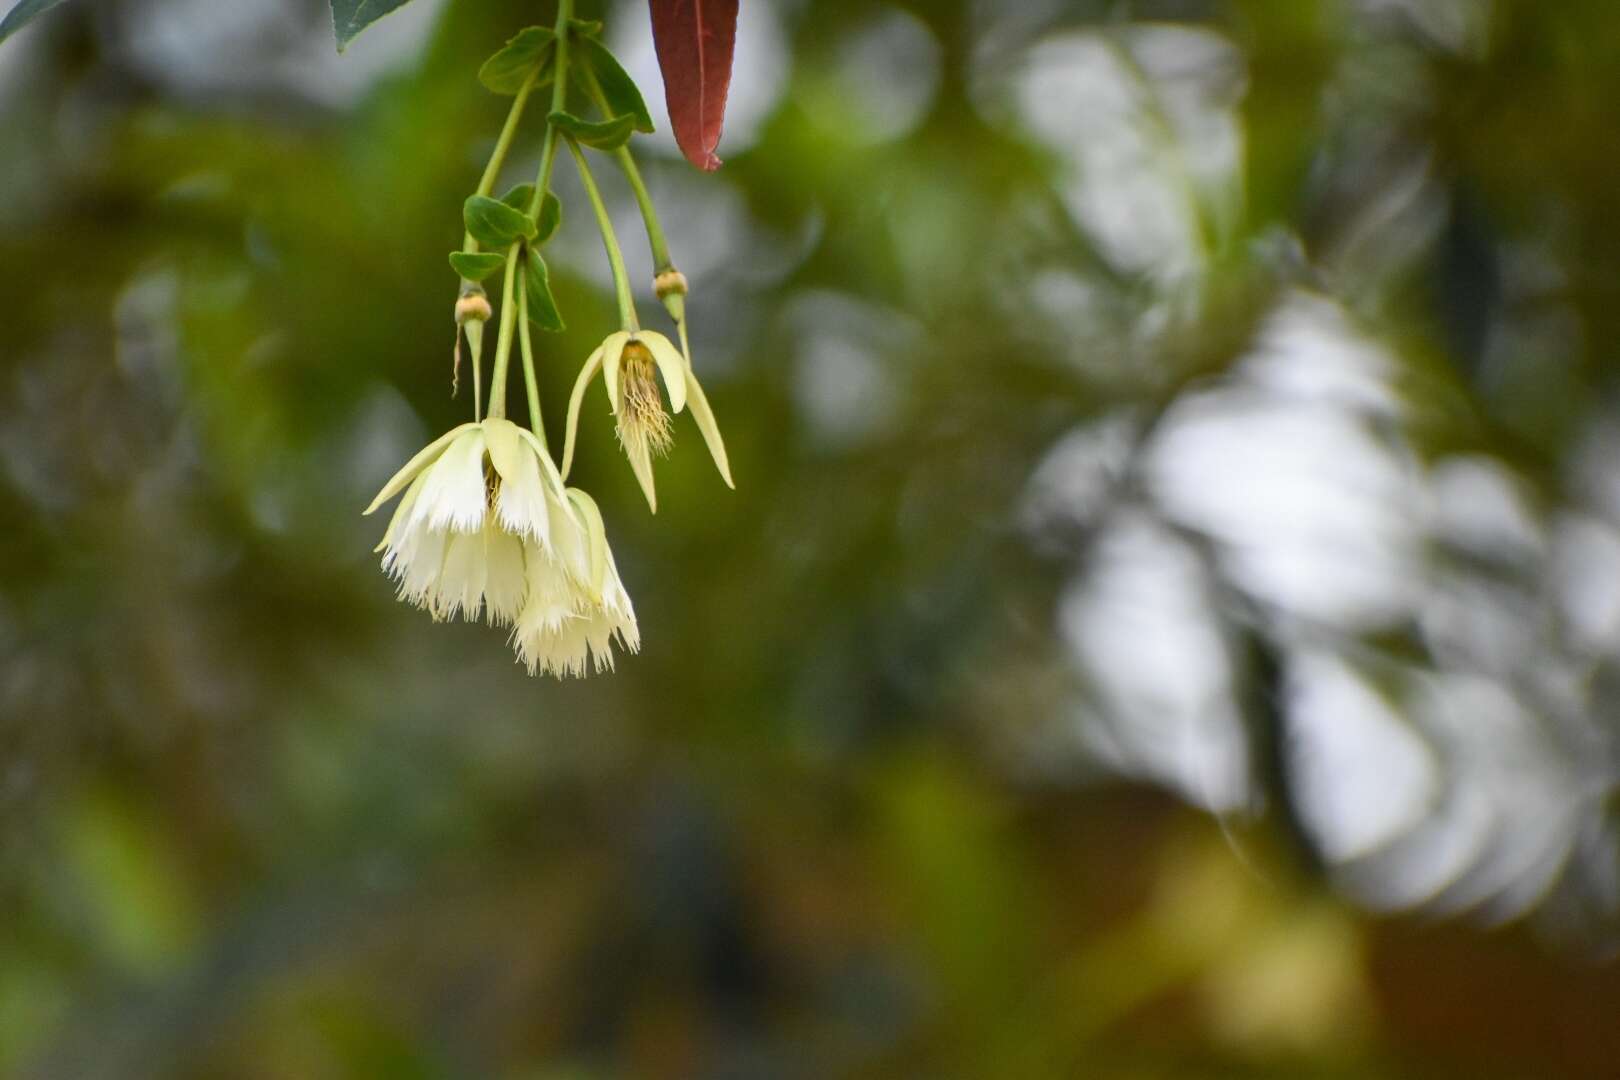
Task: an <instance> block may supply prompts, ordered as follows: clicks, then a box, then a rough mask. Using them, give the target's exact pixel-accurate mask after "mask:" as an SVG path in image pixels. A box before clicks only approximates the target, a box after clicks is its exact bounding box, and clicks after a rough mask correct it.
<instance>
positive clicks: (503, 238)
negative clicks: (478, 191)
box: [461, 195, 535, 248]
mask: <svg viewBox="0 0 1620 1080" xmlns="http://www.w3.org/2000/svg"><path fill="white" fill-rule="evenodd" d="M461 217H462V220H463V221H465V222H466V224H467V231H468V232H469V233H471V234H472V236H473V239H474V240H477V241H478V242H479V243H480V244H483V245H484V246H485V247H491V248H502V247H505V246H506V245H508V244H510V243H511V242H512V241H514V240H532V239H534V234H535V224H534V219H533V218H531V217H530V216H529V215H528V214H525V213H524V212H523V211H521V210H514V209H513V208H512V207H510V206H507V205H506V204H505V203H503V202H501V201H500V200H499V199H492V198H490V197H489V196H488V195H474V196H472V197H471V198H469V199H468V200H467V201H466V203H465V204H463V206H462V208H461Z"/></svg>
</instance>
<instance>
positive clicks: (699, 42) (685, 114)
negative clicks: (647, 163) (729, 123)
mask: <svg viewBox="0 0 1620 1080" xmlns="http://www.w3.org/2000/svg"><path fill="white" fill-rule="evenodd" d="M648 6H650V7H651V8H652V27H653V44H654V45H656V46H657V48H658V66H659V68H660V69H661V70H662V71H663V73H664V99H665V100H666V101H667V102H668V103H669V121H670V126H671V127H673V128H674V129H675V141H676V142H677V143H679V144H680V147H681V152H682V153H684V154H685V155H686V158H687V160H688V161H690V162H691V163H692V164H694V165H696V166H697V167H698V168H700V169H703V170H705V171H706V172H713V171H714V170H715V169H718V168H719V167H720V159H719V158H718V157H716V156H715V153H714V149H715V147H716V146H718V145H720V127H721V125H722V124H723V123H724V122H725V118H726V91H727V90H728V89H730V87H731V56H732V52H733V50H734V48H735V46H736V44H737V0H648Z"/></svg>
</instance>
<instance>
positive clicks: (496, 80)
mask: <svg viewBox="0 0 1620 1080" xmlns="http://www.w3.org/2000/svg"><path fill="white" fill-rule="evenodd" d="M556 41H557V35H555V34H553V33H552V32H551V31H550V30H547V29H546V28H545V27H543V26H530V27H527V28H526V29H523V30H519V31H518V33H517V36H515V37H513V38H512V40H510V41H508V42H507V43H506V44H505V45H504V46H503V47H502V48H501V50H500V52H497V53H496V54H495V55H494V56H492V57H490V58H489V59H488V60H485V61H484V66H483V67H481V68H479V69H478V81H479V82H481V83H483V84H484V86H485V87H486V88H487V89H489V90H490V91H491V92H493V93H496V94H507V95H511V94H516V93H517V92H518V91H519V90H521V89H522V88H523V81H524V80H525V79H527V78H528V77H529V76H530V75H531V74H533V73H534V72H537V71H539V70H540V69H541V67H543V66H544V65H546V64H547V63H548V62H549V61H550V59H551V55H552V54H551V46H552V45H554V44H555V43H556Z"/></svg>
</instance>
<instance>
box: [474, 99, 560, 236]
mask: <svg viewBox="0 0 1620 1080" xmlns="http://www.w3.org/2000/svg"><path fill="white" fill-rule="evenodd" d="M539 74H540V72H539V71H538V70H536V71H534V72H532V73H530V75H529V77H528V78H527V79H524V80H523V85H522V86H520V87H518V92H517V96H516V97H514V98H513V99H512V108H511V110H510V111H509V112H508V113H507V114H506V124H505V126H503V127H502V128H501V135H500V138H498V139H496V140H495V149H494V151H493V152H492V153H491V154H490V155H489V164H488V165H486V166H484V175H483V176H481V177H479V179H478V190H477V191H476V192H474V194H476V195H488V194H490V192H492V191H494V190H495V181H496V180H498V179H500V175H501V166H502V165H504V164H506V154H507V151H509V150H511V149H512V139H513V137H515V136H516V135H517V129H518V121H519V120H521V119H522V118H523V107H524V105H526V104H527V103H528V100H529V92H530V91H532V90H533V89H534V80H535V79H536V78H537V77H538V76H539ZM461 250H463V251H477V250H479V248H478V241H477V240H475V239H473V234H472V233H470V232H469V233H466V234H464V235H463V236H462V239H461Z"/></svg>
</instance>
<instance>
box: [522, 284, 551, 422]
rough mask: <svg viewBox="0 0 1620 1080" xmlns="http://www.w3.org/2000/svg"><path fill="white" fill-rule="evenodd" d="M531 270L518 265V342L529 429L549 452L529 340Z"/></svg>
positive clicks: (532, 350)
mask: <svg viewBox="0 0 1620 1080" xmlns="http://www.w3.org/2000/svg"><path fill="white" fill-rule="evenodd" d="M528 275H529V271H528V268H527V267H524V266H519V267H518V284H517V295H518V320H517V322H518V343H519V345H520V347H521V348H522V350H523V386H524V389H525V390H526V391H528V395H529V430H530V431H532V432H534V437H535V438H536V439H538V440H539V441H540V449H542V450H544V451H546V452H547V454H549V453H550V452H551V449H550V447H548V446H547V445H546V422H545V419H544V418H543V417H542V416H541V415H540V383H539V380H537V379H536V378H535V375H534V344H533V343H532V342H531V341H530V340H529V282H528Z"/></svg>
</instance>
